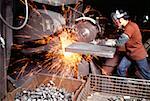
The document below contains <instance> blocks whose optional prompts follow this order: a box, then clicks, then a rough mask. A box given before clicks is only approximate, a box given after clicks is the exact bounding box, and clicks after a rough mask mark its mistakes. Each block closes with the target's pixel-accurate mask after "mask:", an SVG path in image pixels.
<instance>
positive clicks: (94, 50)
mask: <svg viewBox="0 0 150 101" xmlns="http://www.w3.org/2000/svg"><path fill="white" fill-rule="evenodd" d="M65 50H66V52H75V53H81V54H85V55H88V54H91V55H96V56H100V57H106V58H113V57H114V54H115V51H116V48H114V47H107V46H99V45H93V44H89V43H84V42H75V43H73V44H71V45H69V46H68V47H66V49H65Z"/></svg>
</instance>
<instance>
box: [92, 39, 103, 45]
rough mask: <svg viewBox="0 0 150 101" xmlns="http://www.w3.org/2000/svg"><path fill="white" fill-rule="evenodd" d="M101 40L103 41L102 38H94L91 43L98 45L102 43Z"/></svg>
mask: <svg viewBox="0 0 150 101" xmlns="http://www.w3.org/2000/svg"><path fill="white" fill-rule="evenodd" d="M100 41H101V40H99V39H96V40H95V39H94V40H92V41H91V42H90V43H91V44H94V45H97V44H99V43H100Z"/></svg>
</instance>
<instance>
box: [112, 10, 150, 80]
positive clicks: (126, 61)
mask: <svg viewBox="0 0 150 101" xmlns="http://www.w3.org/2000/svg"><path fill="white" fill-rule="evenodd" d="M111 17H112V20H113V22H114V23H115V25H116V26H117V27H118V28H119V29H120V28H122V29H124V31H123V33H122V34H121V35H120V37H119V38H118V39H117V40H115V43H116V44H115V46H118V47H119V46H122V45H125V49H126V55H125V56H124V57H123V58H122V59H121V61H120V63H119V65H118V67H117V73H118V74H119V76H122V77H126V76H127V70H128V68H129V67H130V66H131V64H132V63H134V62H135V63H136V64H137V66H138V70H139V72H140V74H141V75H142V76H143V77H144V78H145V79H148V80H150V67H149V65H148V61H147V57H148V54H147V52H146V50H145V48H144V46H143V44H142V35H141V32H140V29H139V27H138V25H137V24H136V23H134V22H132V21H131V20H130V19H129V15H128V14H127V12H123V11H122V10H116V12H113V13H112V14H111Z"/></svg>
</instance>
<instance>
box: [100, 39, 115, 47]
mask: <svg viewBox="0 0 150 101" xmlns="http://www.w3.org/2000/svg"><path fill="white" fill-rule="evenodd" d="M116 40H117V39H106V40H104V42H103V44H104V45H106V46H115V45H116Z"/></svg>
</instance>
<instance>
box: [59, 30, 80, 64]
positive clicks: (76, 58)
mask: <svg viewBox="0 0 150 101" xmlns="http://www.w3.org/2000/svg"><path fill="white" fill-rule="evenodd" d="M60 40H61V45H62V52H63V62H64V63H65V64H66V65H68V66H69V67H72V66H76V65H77V64H78V63H79V62H80V61H81V58H82V56H81V55H80V54H77V53H71V52H65V48H66V47H67V46H69V45H70V44H72V43H73V42H75V40H76V37H75V36H74V35H73V33H71V31H70V32H69V31H68V30H64V31H62V33H61V35H60Z"/></svg>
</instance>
